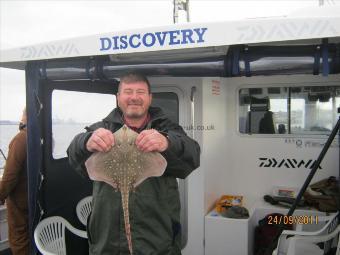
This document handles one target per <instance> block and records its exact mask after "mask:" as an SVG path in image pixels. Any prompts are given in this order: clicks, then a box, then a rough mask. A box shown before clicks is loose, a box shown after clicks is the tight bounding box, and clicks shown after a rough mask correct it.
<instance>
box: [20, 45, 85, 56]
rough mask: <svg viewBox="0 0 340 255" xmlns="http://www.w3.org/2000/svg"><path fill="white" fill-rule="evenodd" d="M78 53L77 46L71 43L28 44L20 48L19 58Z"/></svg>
mask: <svg viewBox="0 0 340 255" xmlns="http://www.w3.org/2000/svg"><path fill="white" fill-rule="evenodd" d="M75 54H79V51H78V49H77V47H76V46H75V45H74V44H73V43H66V44H59V45H53V44H46V45H41V46H29V47H23V48H21V58H22V59H26V58H39V57H57V56H70V55H75Z"/></svg>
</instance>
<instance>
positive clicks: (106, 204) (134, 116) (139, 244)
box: [68, 73, 200, 255]
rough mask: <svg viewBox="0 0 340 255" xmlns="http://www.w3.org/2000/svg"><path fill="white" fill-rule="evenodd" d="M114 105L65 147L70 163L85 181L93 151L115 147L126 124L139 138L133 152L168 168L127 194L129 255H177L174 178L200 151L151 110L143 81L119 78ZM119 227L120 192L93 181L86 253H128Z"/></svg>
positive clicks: (133, 77)
mask: <svg viewBox="0 0 340 255" xmlns="http://www.w3.org/2000/svg"><path fill="white" fill-rule="evenodd" d="M117 100H118V108H116V109H114V110H113V111H112V112H111V113H110V114H109V115H108V116H107V117H106V118H105V119H104V120H103V121H100V122H97V123H95V124H93V125H92V126H90V127H89V128H87V132H86V133H81V134H79V135H77V136H76V137H75V138H74V139H73V141H72V142H71V144H70V146H69V148H68V156H69V162H70V164H71V166H73V168H75V170H77V171H79V172H80V173H82V174H84V175H85V176H87V172H86V169H85V166H84V162H85V161H86V159H87V158H88V157H89V156H90V155H91V154H92V153H93V152H97V151H100V152H104V151H108V150H109V149H111V147H112V146H114V145H115V141H114V135H113V133H114V132H116V131H117V130H119V129H120V128H121V127H122V126H123V125H124V124H125V125H127V126H128V127H129V128H131V129H133V130H134V131H135V132H137V133H139V135H138V136H137V138H136V142H135V144H136V146H137V148H138V149H139V150H141V151H144V152H151V151H156V152H159V153H161V154H162V155H163V156H164V157H165V159H166V160H167V163H168V164H167V168H166V170H165V172H164V174H163V176H160V177H152V178H148V179H146V180H145V181H143V182H142V183H141V184H140V185H139V186H138V187H136V189H135V191H134V192H132V193H131V194H130V198H131V200H130V201H133V202H131V207H130V215H132V217H130V224H131V225H132V226H133V227H132V230H131V233H132V246H133V254H136V255H137V254H138V255H180V254H181V224H180V199H179V190H178V183H177V180H176V178H182V179H184V178H186V177H187V176H188V175H189V174H190V173H191V172H192V171H193V170H194V169H196V168H197V167H198V166H199V165H200V147H199V145H198V143H197V142H196V141H194V140H193V139H191V138H190V137H188V136H187V135H186V133H185V132H184V130H183V129H182V127H181V126H179V125H178V124H176V123H173V122H171V121H170V120H169V119H168V118H167V117H166V115H165V114H164V113H163V111H162V110H161V109H160V108H156V107H151V106H150V105H151V101H152V94H151V91H150V84H149V81H148V80H147V78H146V77H145V76H143V75H141V74H137V73H129V74H126V75H124V76H123V77H121V79H120V84H119V87H118V94H117ZM123 222H124V218H123V210H122V208H121V197H120V193H119V192H115V190H114V189H113V188H112V187H111V186H110V185H108V184H107V183H105V182H100V181H94V183H93V200H92V212H91V215H90V217H89V220H88V227H87V232H88V236H89V239H88V240H89V245H90V254H91V255H104V254H110V255H127V254H130V253H129V251H128V245H127V239H126V235H125V229H124V224H123Z"/></svg>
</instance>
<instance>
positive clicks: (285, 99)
mask: <svg viewBox="0 0 340 255" xmlns="http://www.w3.org/2000/svg"><path fill="white" fill-rule="evenodd" d="M338 107H340V87H339V86H302V87H273V88H242V89H240V90H239V132H240V133H243V134H308V135H309V134H316V135H320V134H329V133H330V132H331V130H332V128H333V127H334V125H335V124H336V121H337V119H338V114H337V108H338Z"/></svg>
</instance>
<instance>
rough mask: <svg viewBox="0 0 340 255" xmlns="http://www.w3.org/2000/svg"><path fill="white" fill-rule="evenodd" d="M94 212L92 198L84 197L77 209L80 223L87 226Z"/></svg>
mask: <svg viewBox="0 0 340 255" xmlns="http://www.w3.org/2000/svg"><path fill="white" fill-rule="evenodd" d="M91 210H92V196H88V197H84V198H83V199H81V200H80V201H79V202H78V204H77V207H76V212H77V216H78V219H79V221H80V222H81V223H82V224H83V225H84V226H86V225H87V218H88V217H89V215H90V213H91Z"/></svg>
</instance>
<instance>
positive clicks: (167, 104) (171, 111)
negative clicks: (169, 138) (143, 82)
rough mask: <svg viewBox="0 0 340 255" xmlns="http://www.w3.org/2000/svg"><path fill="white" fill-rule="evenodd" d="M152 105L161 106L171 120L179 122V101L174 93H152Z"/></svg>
mask: <svg viewBox="0 0 340 255" xmlns="http://www.w3.org/2000/svg"><path fill="white" fill-rule="evenodd" d="M152 106H154V107H159V108H161V109H162V110H163V112H164V113H165V114H166V115H167V117H168V118H169V119H170V120H171V121H173V122H175V123H179V110H178V107H179V103H178V96H177V95H176V93H173V92H156V93H155V92H154V93H152Z"/></svg>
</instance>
